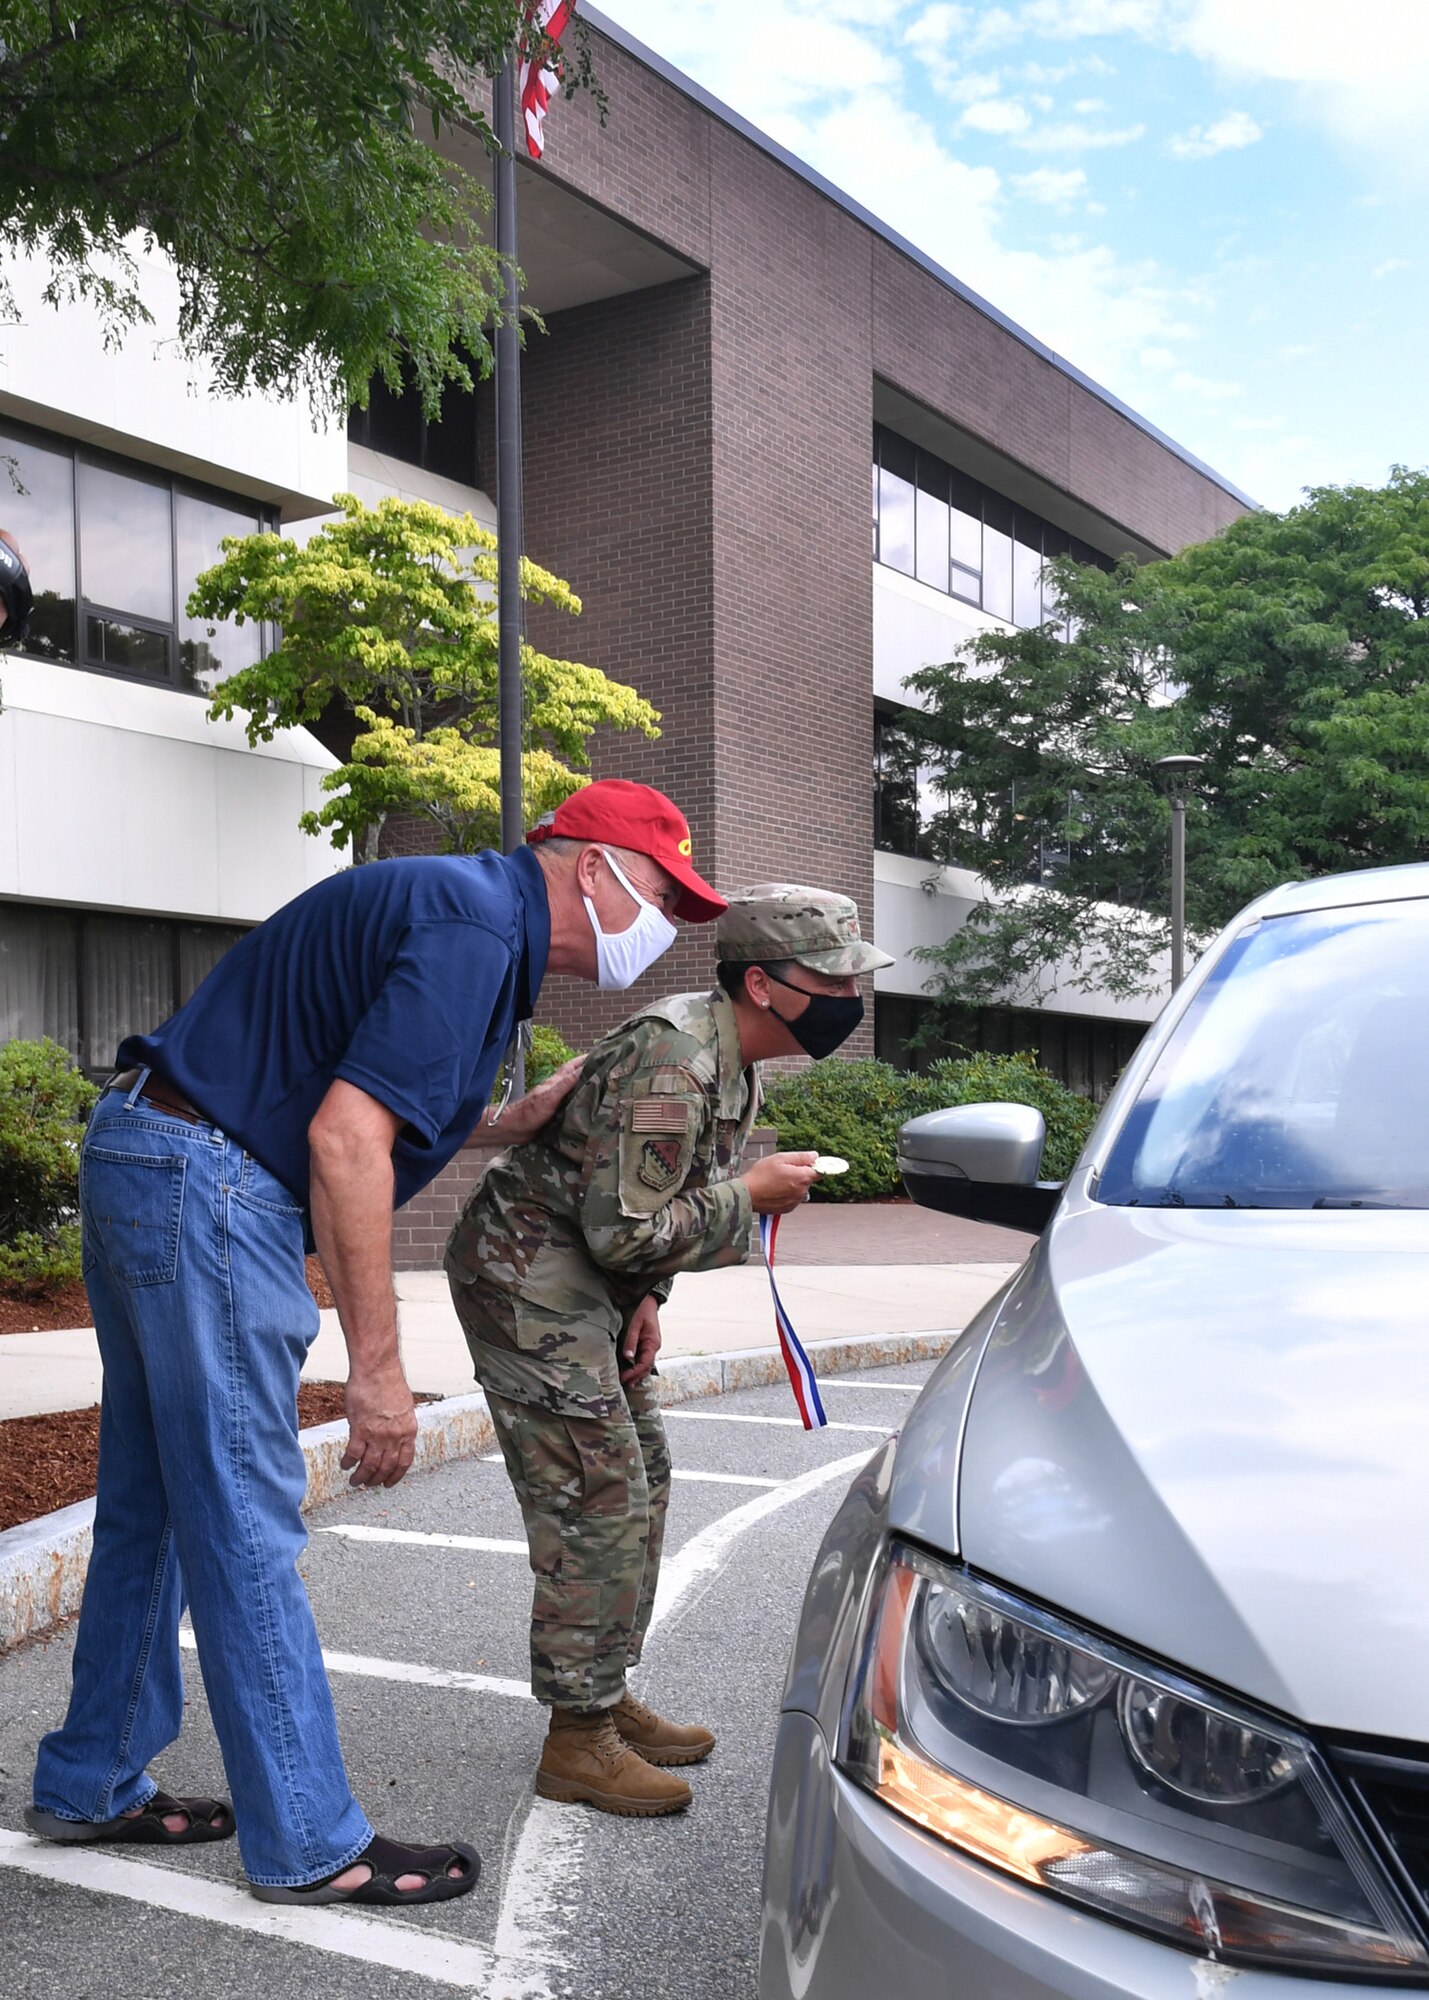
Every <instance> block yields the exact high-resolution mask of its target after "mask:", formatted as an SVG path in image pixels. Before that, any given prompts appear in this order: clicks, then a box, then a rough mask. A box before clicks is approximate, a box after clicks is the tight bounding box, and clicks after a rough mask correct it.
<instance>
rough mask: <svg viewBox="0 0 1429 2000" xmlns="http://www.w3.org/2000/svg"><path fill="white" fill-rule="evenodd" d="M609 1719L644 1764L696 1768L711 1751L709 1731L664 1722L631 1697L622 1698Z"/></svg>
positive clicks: (713, 1742)
mask: <svg viewBox="0 0 1429 2000" xmlns="http://www.w3.org/2000/svg"><path fill="white" fill-rule="evenodd" d="M610 1719H611V1721H612V1722H613V1723H614V1724H615V1726H616V1728H617V1730H618V1731H619V1732H620V1735H621V1736H622V1737H623V1739H624V1740H625V1742H627V1743H628V1744H629V1745H630V1747H631V1748H632V1749H633V1750H638V1751H639V1752H640V1754H641V1756H642V1757H643V1758H644V1759H645V1762H646V1763H647V1764H698V1763H699V1762H701V1760H702V1759H703V1758H705V1757H708V1756H709V1754H710V1752H711V1750H713V1749H714V1747H715V1740H714V1734H713V1731H711V1730H708V1729H701V1728H700V1727H699V1725H698V1724H697V1723H690V1724H685V1723H679V1722H667V1721H666V1720H665V1718H664V1716H663V1715H657V1714H656V1713H655V1711H654V1709H653V1708H647V1707H646V1706H645V1704H644V1702H643V1701H637V1700H636V1699H635V1697H634V1695H633V1694H629V1693H626V1694H623V1695H622V1696H621V1697H620V1700H619V1701H618V1702H617V1703H616V1704H615V1706H614V1708H613V1709H612V1710H611V1711H610Z"/></svg>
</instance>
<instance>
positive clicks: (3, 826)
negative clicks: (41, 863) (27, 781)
mask: <svg viewBox="0 0 1429 2000" xmlns="http://www.w3.org/2000/svg"><path fill="white" fill-rule="evenodd" d="M15 751H16V740H15V731H14V730H13V729H7V728H6V727H5V681H4V676H3V674H0V890H3V888H4V885H5V884H6V883H9V882H13V881H14V880H15V878H16V876H17V875H18V874H19V871H20V820H19V815H18V814H17V812H16V810H15V806H14V798H15V784H16V768H17V767H16V755H15Z"/></svg>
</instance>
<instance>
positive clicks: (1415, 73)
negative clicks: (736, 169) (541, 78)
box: [553, 0, 1429, 507]
mask: <svg viewBox="0 0 1429 2000" xmlns="http://www.w3.org/2000/svg"><path fill="white" fill-rule="evenodd" d="M602 5H603V11H604V12H606V13H607V14H609V15H611V16H612V17H613V18H614V19H616V20H617V21H619V22H620V23H621V24H622V25H623V26H624V27H626V28H628V29H629V30H630V32H631V33H633V34H635V35H637V36H639V37H640V39H641V40H642V41H645V42H648V43H649V44H650V46H651V47H653V48H655V49H657V50H658V51H659V52H660V53H661V54H662V55H663V56H665V57H666V58H667V59H668V60H669V61H671V62H673V63H675V64H676V65H677V66H678V67H679V68H680V69H682V70H684V71H685V72H686V73H687V74H689V75H690V76H692V77H694V78H696V79H697V80H698V81H699V82H700V83H702V84H703V85H705V87H706V88H707V89H709V90H711V91H713V92H714V94H715V95H716V96H717V97H720V98H722V99H723V100H724V101H725V102H726V103H727V104H730V105H732V106H733V107H734V108H735V109H736V110H738V111H740V112H742V113H743V114H744V116H745V117H747V118H749V119H751V120H753V121H754V123H755V124H757V125H759V126H760V127H761V128H762V129H763V130H764V131H766V132H768V133H769V134H770V135H771V136H772V137H774V138H776V139H778V140H780V141H781V142H782V143H783V144H784V145H786V146H788V147H790V148H791V149H792V150H793V151H794V152H796V153H798V154H799V155H800V157H801V158H803V159H805V160H807V161H808V162H809V163H810V164H811V165H813V166H815V167H817V168H818V169H819V170H820V171H821V172H822V173H824V174H826V175H827V176H828V177H829V179H830V180H832V181H833V182H834V183H835V184H836V185H837V186H839V187H841V188H843V189H845V190H846V191H847V192H848V193H849V194H851V195H853V196H855V197H856V198H857V199H858V200H860V201H862V202H863V203H865V204H866V206H868V207H869V208H871V209H872V210H873V211H874V213H875V214H877V215H879V216H881V217H882V218H883V219H884V220H885V221H887V222H888V223H889V224H891V225H892V226H893V227H894V228H895V229H898V230H900V231H901V232H902V233H903V234H904V235H906V236H908V237H909V238H911V239H912V241H913V242H915V243H917V244H918V245H919V246H920V247H921V248H922V249H924V250H925V251H927V252H928V253H929V254H930V255H931V256H933V257H935V258H937V259H938V261H939V262H940V263H942V264H944V265H945V266H947V268H948V269H950V270H951V271H953V272H955V273H956V274H957V276H958V277H959V278H961V279H962V280H963V281H964V282H965V283H967V284H969V285H971V286H972V287H973V288H974V289H975V290H976V291H979V292H981V293H982V294H983V295H984V296H985V297H986V298H988V299H990V300H991V301H992V302H993V303H994V304H995V305H997V306H998V307H999V308H1000V309H1001V310H1002V311H1004V312H1006V313H1008V314H1010V315H1011V316H1012V318H1014V319H1015V320H1017V321H1018V322H1019V323H1020V324H1021V325H1023V326H1025V327H1027V328H1028V329H1029V330H1030V331H1031V332H1033V333H1035V334H1036V335H1038V337H1039V338H1040V339H1042V340H1044V341H1046V342H1047V343H1048V344H1049V345H1050V346H1052V347H1054V348H1056V349H1057V351H1058V352H1059V353H1062V354H1064V355H1066V356H1067V358H1068V359H1069V360H1071V361H1072V362H1074V363H1075V364H1076V365H1077V366H1078V367H1080V368H1082V369H1084V370H1085V371H1086V372H1087V373H1088V374H1089V375H1091V376H1092V377H1093V378H1094V379H1095V380H1097V381H1099V382H1101V383H1103V384H1105V386H1106V387H1108V388H1109V389H1111V390H1113V391H1114V392H1115V393H1116V394H1117V395H1119V396H1121V397H1123V398H1124V399H1125V400H1126V401H1127V402H1129V403H1130V404H1132V405H1133V407H1134V408H1136V409H1138V410H1140V411H1142V412H1143V413H1144V414H1145V415H1146V416H1148V417H1149V418H1151V420H1152V421H1153V422H1154V423H1156V424H1159V425H1160V426H1161V427H1162V428H1163V429H1164V430H1166V431H1168V432H1170V434H1171V435H1172V436H1173V437H1175V438H1177V439H1179V440H1180V441H1181V442H1182V443H1183V444H1185V445H1186V446H1187V447H1188V448H1189V449H1190V450H1192V451H1194V452H1196V453H1197V454H1198V455H1199V456H1200V457H1202V458H1204V459H1206V460H1207V461H1208V462H1209V463H1210V464H1211V465H1213V466H1214V467H1216V469H1217V470H1218V471H1220V472H1222V473H1224V474H1225V475H1226V476H1227V477H1228V478H1230V479H1231V480H1233V481H1234V482H1235V483H1236V484H1237V485H1239V486H1241V487H1243V488H1244V489H1245V490H1246V491H1247V492H1249V493H1250V494H1252V495H1253V496H1254V497H1255V498H1257V499H1259V500H1261V501H1263V502H1264V503H1266V504H1267V505H1270V506H1274V507H1286V506H1290V505H1292V504H1293V503H1294V502H1295V501H1296V500H1297V499H1298V498H1299V496H1300V492H1301V489H1302V488H1304V487H1306V486H1311V485H1322V484H1340V483H1346V482H1352V481H1364V482H1367V483H1371V484H1376V483H1379V482H1380V481H1382V480H1383V479H1384V478H1385V477H1386V475H1387V473H1388V470H1389V467H1390V466H1391V464H1393V463H1395V462H1399V463H1405V464H1409V465H1413V466H1429V356H1426V347H1429V275H1427V274H1429V229H1426V224H1425V211H1426V205H1429V136H1426V134H1429V0H1004V3H1003V4H993V0H964V3H963V4H959V3H958V0H913V3H912V4H904V0H819V4H815V0H675V4H674V5H673V6H672V5H671V4H670V0H602ZM553 115H555V116H559V107H557V108H556V109H555V111H554V113H553Z"/></svg>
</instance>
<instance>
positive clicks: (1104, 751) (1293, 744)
mask: <svg viewBox="0 0 1429 2000" xmlns="http://www.w3.org/2000/svg"><path fill="white" fill-rule="evenodd" d="M1051 567H1052V570H1053V573H1054V574H1055V576H1056V579H1057V583H1058V587H1059V589H1060V592H1061V602H1062V609H1063V610H1064V612H1065V613H1066V614H1067V616H1068V620H1069V623H1068V624H1067V625H1057V626H1053V625H1046V626H1043V627H1041V628H1038V629H1036V630H1030V631H1021V632H1016V633H989V634H985V635H982V636H980V637H978V638H977V639H975V640H973V641H972V642H971V643H970V644H969V645H968V646H967V647H965V648H964V649H963V651H962V653H961V654H960V655H959V656H958V657H957V658H956V659H954V660H952V661H950V662H948V663H947V664H946V665H942V666H934V667H928V668H925V669H924V670H922V671H921V672H919V673H917V674H914V675H913V676H912V677H911V678H910V680H909V682H908V686H909V687H910V689H912V690H913V691H914V692H915V693H916V694H917V695H918V696H920V697H921V699H922V700H923V701H925V702H926V703H927V704H928V706H927V709H926V711H925V712H922V713H910V714H909V715H908V716H907V717H905V718H904V720H905V721H906V723H907V726H908V727H909V729H910V730H911V731H912V732H913V733H914V734H915V736H916V738H917V739H918V741H919V744H920V746H921V754H922V756H923V758H924V759H925V760H926V761H927V762H929V763H931V764H932V765H933V767H934V770H935V773H936V776H937V778H938V781H939V782H940V783H941V784H942V785H943V786H945V787H946V794H947V803H946V810H945V811H944V812H943V813H942V814H941V815H940V816H939V822H938V826H937V828H936V832H937V834H938V837H939V839H940V840H941V841H942V842H944V843H946V851H947V852H948V853H950V854H951V856H952V857H953V858H954V859H955V860H957V861H958V862H959V863H961V864H963V865H964V866H966V867H968V868H971V869H973V870H975V871H976V872H977V873H978V874H979V875H981V876H982V878H983V879H984V881H985V882H986V884H987V886H988V898H987V900H986V901H985V902H983V903H982V904H981V905H979V906H978V907H977V909H976V910H975V911H974V913H973V916H972V918H971V919H970V920H969V922H968V924H967V925H966V926H965V927H964V928H963V929H962V930H961V931H960V932H959V933H957V934H956V935H955V936H954V937H953V938H952V940H951V941H950V942H949V943H948V944H947V945H945V946H943V947H940V948H938V949H937V950H930V951H929V952H926V953H925V954H924V956H925V958H926V960H927V962H928V964H929V967H930V975H931V983H930V991H931V992H932V994H933V996H934V998H935V999H942V1000H943V1001H945V1002H947V1003H950V1004H952V1003H961V1004H965V1005H966V1004H976V1003H979V1002H986V1001H989V1000H994V999H1003V1000H1022V1001H1026V1000H1035V999H1037V998H1038V997H1040V996H1041V995H1042V994H1043V993H1045V991H1046V989H1047V987H1048V986H1049V984H1050V983H1051V981H1052V979H1053V978H1054V976H1056V975H1057V973H1058V969H1059V967H1070V968H1071V972H1070V977H1071V981H1072V983H1073V984H1074V985H1078V986H1080V987H1082V988H1083V989H1090V988H1093V987H1100V988H1102V989H1104V990H1109V991H1111V992H1113V993H1131V992H1136V991H1145V990H1148V989H1149V987H1150V985H1151V983H1152V967H1153V961H1154V960H1155V959H1156V957H1157V955H1158V954H1159V953H1161V952H1163V951H1164V950H1165V948H1166V943H1167V922H1166V914H1165V913H1166V909H1167V902H1168V882H1167V873H1168V859H1167V854H1168V844H1169V842H1168V827H1169V810H1170V809H1169V806H1168V805H1167V803H1166V801H1165V799H1164V798H1162V796H1161V795H1160V793H1159V791H1158V789H1157V786H1156V781H1155V776H1154V773H1153V769H1152V766H1153V764H1154V763H1155V761H1156V759H1157V758H1159V757H1163V756H1167V755H1171V754H1176V753H1188V752H1189V753H1192V754H1195V755H1198V756H1200V757H1203V758H1204V759H1205V767H1204V770H1203V772H1202V773H1201V776H1200V779H1199V780H1198V785H1197V791H1198V796H1197V798H1196V799H1194V800H1192V801H1191V804H1190V806H1189V808H1188V813H1187V859H1188V868H1187V918H1188V923H1189V925H1190V927H1191V928H1192V930H1193V931H1199V932H1201V933H1205V932H1208V931H1211V930H1214V929H1215V928H1216V927H1218V926H1219V925H1220V924H1222V923H1224V922H1225V921H1227V920H1228V919H1229V918H1230V917H1231V916H1233V915H1234V913H1235V911H1236V910H1237V909H1238V908H1239V907H1240V905H1241V904H1242V903H1244V902H1246V901H1247V900H1248V899H1249V898H1250V897H1252V896H1255V895H1257V894H1259V893H1260V892H1261V891H1263V890H1265V889H1269V888H1272V887H1274V886H1275V885H1276V884H1277V883H1279V882H1283V881H1286V880H1292V879H1294V878H1296V877H1300V876H1305V875H1315V874H1325V873H1329V872H1332V871H1334V870H1337V869H1351V868H1363V867H1372V866H1375V865H1379V864H1387V863H1392V862H1398V861H1410V860H1418V859H1419V858H1420V857H1421V856H1422V855H1423V853H1424V851H1425V848H1426V843H1429V473H1424V472H1410V471H1406V470H1404V469H1403V468H1396V469H1395V471H1394V472H1393V474H1392V476H1391V478H1390V480H1389V482H1388V484H1387V485H1385V486H1383V487H1363V486H1352V487H1323V488H1319V489H1316V490H1313V491H1311V492H1310V493H1308V494H1307V497H1306V500H1305V502H1304V504H1303V505H1301V506H1298V507H1294V508H1291V509H1290V510H1289V511H1288V512H1286V513H1282V514H1277V513H1269V512H1266V513H1257V514H1247V515H1245V516H1243V517H1242V518H1241V519H1239V520H1237V521H1235V522H1234V523H1232V525H1231V526H1230V527H1229V528H1227V529H1226V531H1225V532H1224V533H1223V534H1221V535H1219V536H1218V537H1217V538H1216V539H1215V540H1214V541H1210V542H1205V543H1200V544H1197V545H1196V546H1194V547H1190V548H1187V549H1184V550H1182V551H1181V553H1180V554H1179V555H1177V556H1174V557H1172V558H1170V559H1168V560H1166V561H1164V562H1160V563H1156V564H1151V565H1146V566H1143V567H1138V566H1137V565H1136V564H1135V563H1133V562H1131V561H1127V562H1123V563H1122V564H1121V565H1120V567H1119V568H1118V569H1117V570H1116V571H1115V572H1114V573H1112V574H1110V575H1108V574H1106V573H1104V572H1103V571H1101V570H1098V569H1094V568H1090V567H1088V568H1082V567H1081V566H1079V565H1078V564H1076V563H1073V562H1071V561H1070V560H1068V559H1064V558H1063V559H1058V560H1057V561H1056V562H1055V563H1054V564H1053V565H1051ZM1068 630H1069V631H1070V633H1071V636H1070V638H1068V637H1066V636H1064V634H1065V633H1066V632H1067V631H1068Z"/></svg>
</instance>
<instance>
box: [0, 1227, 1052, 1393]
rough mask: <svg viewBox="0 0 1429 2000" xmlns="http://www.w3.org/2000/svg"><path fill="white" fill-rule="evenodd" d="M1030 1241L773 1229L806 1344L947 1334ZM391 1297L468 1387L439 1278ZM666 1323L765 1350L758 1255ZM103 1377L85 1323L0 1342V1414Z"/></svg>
mask: <svg viewBox="0 0 1429 2000" xmlns="http://www.w3.org/2000/svg"><path fill="white" fill-rule="evenodd" d="M1029 1244H1030V1239H1029V1238H1026V1237H1020V1236H1017V1235H1014V1234H1013V1233H1012V1232H1011V1231H1010V1230H1005V1229H989V1228H983V1227H981V1226H980V1225H978V1224H976V1223H963V1222H957V1221H954V1220H953V1219H952V1218H951V1217H947V1216H939V1215H931V1214H929V1213H928V1212H927V1211H926V1210H922V1209H916V1208H912V1207H909V1206H908V1205H906V1204H895V1203H887V1204H883V1203H867V1204H848V1205H839V1204H833V1203H827V1204H819V1205H817V1206H815V1205H813V1204H811V1205H810V1206H809V1207H808V1208H805V1209H800V1210H799V1211H798V1212H797V1213H795V1214H794V1215H791V1216H789V1217H788V1218H787V1219H786V1221H785V1222H784V1224H783V1225H782V1227H781V1230H780V1234H779V1240H778V1247H777V1255H776V1268H777V1271H778V1277H779V1292H780V1296H781V1298H782V1299H783V1301H784V1305H785V1308H786V1310H787V1311H788V1314H789V1317H790V1318H791V1320H792V1321H793V1323H794V1326H795V1329H796V1330H797V1332H798V1334H799V1337H800V1339H801V1340H802V1341H803V1342H804V1343H805V1345H806V1346H807V1345H809V1344H811V1343H813V1342H815V1341H821V1340H838V1339H842V1338H844V1337H845V1336H847V1335H850V1334H881V1333H922V1332H929V1331H947V1330H954V1329H957V1328H959V1327H962V1326H965V1325H966V1324H967V1322H968V1320H969V1319H970V1318H971V1317H972V1316H973V1314H974V1313H975V1312H976V1311H977V1310H978V1308H979V1307H980V1306H981V1305H982V1303H983V1302H984V1300H985V1299H988V1298H990V1297H991V1295H992V1294H993V1292H995V1291H996V1290H997V1289H998V1287H999V1286H1000V1285H1002V1284H1003V1283H1004V1282H1005V1281H1006V1279H1007V1278H1009V1277H1010V1276H1011V1275H1012V1272H1013V1271H1014V1270H1016V1268H1017V1266H1018V1264H1019V1263H1020V1262H1021V1260H1022V1257H1023V1256H1024V1255H1025V1253H1026V1249H1027V1248H1028V1246H1029ZM950 1253H951V1254H950ZM397 1297H398V1300H399V1305H400V1318H401V1327H402V1354H403V1359H404V1361H405V1363H406V1368H407V1375H408V1379H409V1380H410V1382H411V1384H412V1387H413V1388H414V1389H417V1390H421V1391H425V1392H427V1393H429V1394H435V1395H441V1396H455V1395H462V1394H464V1393H466V1392H467V1391H468V1390H470V1389H471V1387H472V1375H471V1363H470V1361H469V1359H468V1357H467V1351H466V1343H465V1341H464V1340H463V1338H462V1335H461V1329H460V1327H459V1326H458V1324H457V1318H456V1314H455V1312H454V1310H453V1308H452V1305H451V1301H450V1298H449V1297H448V1295H447V1284H446V1279H445V1277H444V1276H443V1275H442V1273H441V1272H440V1271H405V1272H401V1273H399V1275H398V1278H397ZM321 1318H322V1328H321V1331H320V1332H319V1334H318V1337H317V1339H316V1340H315V1341H314V1343H313V1347H312V1351H311V1353H310V1354H309V1356H308V1361H307V1365H306V1367H305V1368H304V1370H303V1374H304V1377H305V1378H306V1379H307V1380H309V1381H316V1382H341V1381H345V1380H346V1378H347V1350H346V1347H345V1345H344V1343H343V1338H342V1331H341V1328H340V1327H339V1325H338V1319H337V1314H336V1313H335V1312H324V1313H323V1314H322V1316H321ZM661 1319H662V1322H663V1326H664V1333H665V1346H664V1352H665V1353H666V1354H667V1355H669V1356H672V1357H673V1356H675V1355H692V1354H723V1353H728V1352H731V1351H733V1350H735V1349H742V1348H749V1347H765V1346H767V1345H769V1343H770V1342H771V1341H772V1340H774V1338H775V1333H774V1315H773V1308H772V1306H771V1303H770V1297H769V1283H768V1279H767V1276H766V1274H765V1271H764V1266H763V1264H762V1263H757V1264H747V1265H744V1266H742V1267H737V1268H735V1269H732V1270H726V1271H704V1272H692V1273H691V1272H687V1273H685V1274H683V1275H682V1276H681V1277H679V1278H678V1279H677V1280H676V1283H675V1288H674V1291H673V1293H672V1295H671V1298H670V1302H669V1304H668V1305H667V1306H666V1308H665V1310H664V1312H663V1313H662V1315H661ZM101 1379H102V1371H101V1368H100V1363H99V1352H98V1348H97V1346H96V1344H95V1338H94V1331H93V1328H91V1327H77V1328H73V1329H70V1330H68V1331H65V1332H55V1333H12V1334H6V1335H4V1336H3V1337H0V1419H3V1418H5V1417H20V1416H32V1415H38V1414H40V1413H41V1412H42V1411H46V1410H75V1409H84V1408H86V1407H87V1406H88V1405H90V1404H92V1403H96V1402H98V1400H99V1392H100V1383H101Z"/></svg>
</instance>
